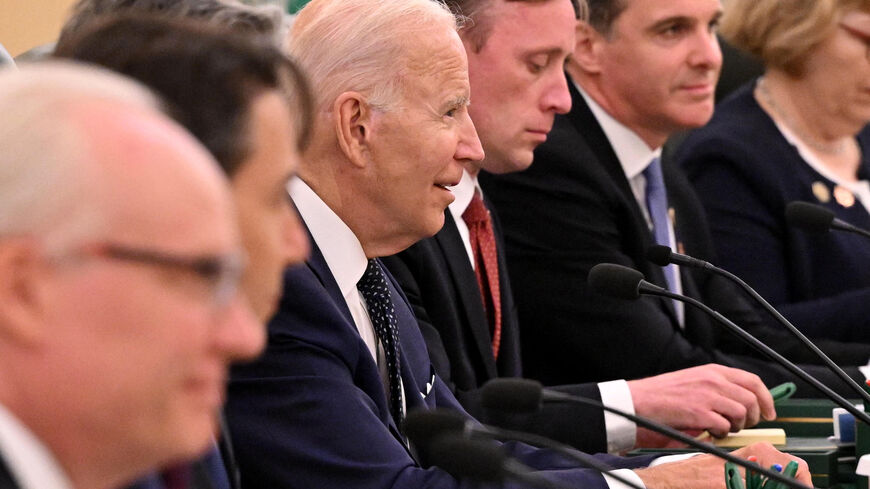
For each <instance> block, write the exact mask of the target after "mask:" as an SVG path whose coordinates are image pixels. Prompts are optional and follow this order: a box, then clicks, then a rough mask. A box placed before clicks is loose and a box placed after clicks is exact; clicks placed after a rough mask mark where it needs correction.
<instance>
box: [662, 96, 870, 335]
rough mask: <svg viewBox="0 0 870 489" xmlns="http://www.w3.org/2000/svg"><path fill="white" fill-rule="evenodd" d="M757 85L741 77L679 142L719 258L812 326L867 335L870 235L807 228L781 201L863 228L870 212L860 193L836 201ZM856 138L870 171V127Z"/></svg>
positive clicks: (803, 325)
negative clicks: (793, 220) (790, 217)
mask: <svg viewBox="0 0 870 489" xmlns="http://www.w3.org/2000/svg"><path fill="white" fill-rule="evenodd" d="M754 86H755V83H754V82H753V83H750V84H748V85H745V86H743V87H742V88H741V89H740V90H739V91H738V92H736V93H735V94H734V95H733V96H732V97H729V98H728V99H727V100H726V101H724V102H723V103H722V104H720V105H718V106H717V107H716V113H715V115H714V116H713V120H712V121H711V122H710V124H708V125H707V126H706V127H704V128H701V129H699V130H697V131H695V132H693V133H692V134H691V135H690V136H689V137H688V138H687V139H686V141H685V142H684V143H683V144H682V146H680V149H679V150H678V152H677V160H678V161H679V162H680V163H681V164H682V165H683V167H684V168H685V170H686V173H687V174H688V177H689V179H690V180H691V181H692V183H693V184H694V185H695V188H696V189H697V190H698V195H699V196H700V198H701V201H702V202H703V203H704V207H705V208H706V211H707V215H708V216H709V217H710V227H711V230H712V233H713V237H714V240H715V244H716V250H717V252H718V255H719V258H720V260H721V266H723V267H725V268H726V269H728V270H730V271H731V272H733V273H736V274H737V275H739V276H741V277H742V278H743V279H744V280H746V281H747V282H748V283H749V284H750V285H752V287H754V288H755V289H756V290H758V292H759V293H760V294H761V295H762V296H764V297H765V298H766V299H767V300H768V301H770V302H771V303H772V304H774V305H775V306H777V308H778V309H779V310H780V311H781V312H782V313H783V314H784V315H785V316H786V317H787V318H789V320H791V321H792V322H794V323H795V325H796V326H797V327H798V328H800V329H801V330H803V331H804V332H805V333H806V334H807V335H809V336H811V337H819V338H832V339H837V340H842V341H856V342H870V266H868V264H870V242H868V241H867V239H866V238H864V237H861V236H856V235H853V234H848V233H844V232H837V231H832V232H830V233H827V234H824V235H811V234H807V233H806V232H804V231H802V230H800V229H796V228H792V227H790V226H789V225H788V224H787V223H786V220H785V206H786V204H788V203H789V202H792V201H796V200H800V201H806V202H812V203H815V204H819V205H822V206H824V207H826V208H828V209H829V210H831V211H833V212H834V214H835V215H836V217H838V218H840V219H842V220H844V221H846V222H849V223H852V224H854V225H856V226H858V227H861V228H864V229H870V214H868V212H867V210H866V209H865V208H864V207H863V206H862V205H861V204H860V202H857V201H855V203H854V205H852V206H851V207H848V208H847V207H844V206H843V205H841V204H839V203H838V202H837V200H836V199H835V198H834V197H833V195H834V188H835V184H834V182H832V181H831V180H828V179H827V178H825V177H824V176H822V175H821V174H819V173H818V172H816V171H815V170H814V169H813V168H812V167H810V166H809V165H808V164H807V163H806V162H804V160H803V159H802V158H801V156H800V154H799V153H798V151H797V149H796V148H795V147H794V146H792V145H791V144H789V142H788V141H787V140H786V139H785V138H784V137H783V136H782V134H781V133H780V132H779V130H778V129H777V128H776V126H775V124H774V122H773V120H772V119H771V118H770V117H769V116H768V115H767V114H766V113H765V112H764V111H763V110H762V109H761V107H760V106H759V105H758V103H757V102H756V101H755V98H754V97H753V95H752V90H753V88H754ZM858 143H859V145H860V147H861V151H862V153H863V157H862V163H861V166H860V168H859V170H858V177H859V178H861V179H870V129H865V130H864V131H862V132H861V133H860V134H859V135H858ZM814 185H815V188H816V190H815V191H814ZM817 194H818V195H817ZM820 196H821V197H822V198H821V199H820V198H819V197H820Z"/></svg>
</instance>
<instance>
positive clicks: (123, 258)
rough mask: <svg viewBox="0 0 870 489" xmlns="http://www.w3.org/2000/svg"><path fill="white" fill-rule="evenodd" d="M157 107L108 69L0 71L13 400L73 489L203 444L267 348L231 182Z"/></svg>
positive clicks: (0, 279)
mask: <svg viewBox="0 0 870 489" xmlns="http://www.w3.org/2000/svg"><path fill="white" fill-rule="evenodd" d="M158 107H159V105H158V102H157V101H156V100H155V98H154V97H153V96H151V95H150V94H149V92H147V91H146V90H145V89H143V88H141V87H139V86H138V85H136V84H134V83H133V82H130V81H126V80H124V79H122V78H120V77H117V76H115V75H110V74H107V73H103V72H99V71H96V70H95V69H92V68H81V67H76V66H72V65H62V64H54V63H46V64H43V65H35V66H30V67H24V68H22V69H21V70H20V71H19V72H17V73H16V72H9V73H0V110H2V111H3V113H4V118H3V119H2V121H0V147H3V148H4V150H3V151H2V152H0V194H2V195H0V216H2V217H0V220H2V222H3V223H2V226H3V227H2V229H0V284H2V285H0V403H2V404H3V406H4V407H6V408H7V409H8V410H9V411H10V412H11V413H12V414H13V415H14V416H15V417H16V418H17V419H18V420H19V421H20V422H21V423H22V424H23V425H24V426H25V427H26V429H28V430H29V431H31V432H32V433H33V434H34V435H35V436H36V437H37V438H38V439H39V440H40V441H41V442H42V443H43V444H44V445H45V446H46V447H47V448H48V450H49V452H50V453H51V455H52V456H53V457H54V458H55V459H56V460H57V461H58V463H59V465H60V466H61V467H62V469H63V471H64V472H65V473H66V475H67V476H68V477H69V478H70V480H71V481H72V483H73V486H74V487H112V486H118V485H121V484H123V483H125V482H127V481H129V480H130V479H132V478H134V477H136V476H138V475H140V474H141V473H143V472H145V471H148V470H150V469H152V468H154V467H156V466H159V465H161V464H164V463H167V462H169V461H172V460H176V459H179V458H184V457H191V456H194V455H196V454H197V453H198V452H199V451H201V450H202V449H204V448H205V447H206V446H207V444H208V442H209V440H210V438H211V433H212V432H213V429H214V425H215V414H216V412H217V408H218V407H219V405H220V399H221V393H222V389H223V381H224V378H225V370H226V366H227V364H228V362H229V361H231V360H233V359H235V358H240V357H246V356H249V355H251V354H252V353H254V352H255V351H257V349H258V348H259V346H260V344H259V341H258V340H259V335H258V334H257V328H258V326H257V324H256V321H255V320H254V319H253V317H251V315H250V311H249V310H248V309H247V308H246V307H245V306H244V304H243V303H242V301H241V300H240V299H239V295H238V294H237V293H236V292H235V290H234V286H235V285H236V282H237V280H238V276H239V273H240V269H239V265H238V263H239V261H238V255H239V250H240V246H239V242H238V235H237V234H238V231H237V228H236V224H235V216H234V212H235V211H234V209H233V206H232V203H231V197H230V193H229V189H228V187H227V184H226V181H225V179H224V178H223V176H222V174H221V172H220V171H219V169H218V167H217V165H216V164H215V162H214V160H213V159H212V158H211V156H210V155H209V154H208V152H207V151H206V150H205V149H204V148H203V147H202V146H201V145H200V144H199V143H197V142H196V141H195V140H194V139H193V138H192V137H191V136H190V135H188V134H187V133H186V132H185V131H184V130H183V129H182V128H181V127H179V126H177V125H176V124H175V123H173V122H171V121H170V120H169V119H167V118H166V117H164V116H163V115H162V114H161V113H160V112H159V111H158ZM218 312H219V314H216V313H218ZM12 471H13V473H14V472H15V468H14V467H12Z"/></svg>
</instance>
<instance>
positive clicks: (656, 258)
mask: <svg viewBox="0 0 870 489" xmlns="http://www.w3.org/2000/svg"><path fill="white" fill-rule="evenodd" d="M792 204H806V203H805V202H792ZM790 205H791V204H790ZM806 205H807V206H809V207H818V206H814V205H812V204H806ZM795 208H796V209H802V208H804V206H797V207H795ZM819 209H821V210H822V211H824V212H830V211H828V210H827V209H825V208H822V207H819ZM831 216H833V214H831ZM646 256H647V259H648V260H649V261H651V262H653V263H655V264H656V265H659V266H662V267H663V266H666V265H669V264H671V263H674V264H677V265H681V266H687V267H693V268H701V269H704V270H707V271H710V272H713V273H715V274H717V275H721V276H723V277H725V278H727V279H729V280H731V281H732V282H734V283H736V284H737V285H739V286H740V287H741V288H742V289H743V290H745V291H746V293H747V294H749V295H750V296H751V297H752V298H753V299H755V301H756V302H758V303H759V304H761V305H762V307H764V309H765V310H766V311H767V312H768V313H770V315H771V316H773V317H774V318H775V319H776V320H777V321H778V322H779V323H780V324H782V325H783V326H784V327H785V328H786V329H787V330H788V331H789V332H790V333H791V334H792V336H794V337H795V338H797V339H798V341H800V342H801V343H803V344H804V346H806V347H807V348H809V349H810V350H811V351H812V352H813V353H814V354H815V355H816V356H817V357H818V358H820V359H821V360H822V362H823V363H824V364H825V366H827V367H828V369H830V370H831V372H833V373H834V374H835V375H836V376H837V377H839V378H840V380H842V381H843V382H845V383H846V385H848V386H849V387H850V388H851V389H852V390H853V391H855V392H857V393H858V396H859V397H861V399H863V400H864V403H865V405H867V406H870V394H868V393H867V391H865V390H864V389H863V388H861V386H860V385H858V383H857V382H855V380H853V379H852V378H851V377H849V376H848V375H847V374H846V372H844V371H843V369H842V368H840V366H839V365H837V364H836V363H834V361H833V360H831V358H830V357H829V356H828V355H826V354H825V352H823V351H822V350H820V349H819V347H817V346H816V345H815V344H814V343H813V342H812V341H810V339H809V338H807V337H806V336H805V335H804V334H803V333H802V332H801V331H800V330H799V329H797V328H796V327H795V326H794V325H793V324H792V323H791V322H790V321H789V320H788V319H786V318H785V316H783V315H782V314H780V312H779V311H777V310H776V308H774V307H773V306H772V305H770V303H769V302H767V301H766V300H765V299H764V297H761V295H760V294H759V293H758V292H756V291H755V289H753V288H752V287H750V286H749V284H747V283H746V282H744V281H743V279H741V278H740V277H738V276H737V275H734V274H733V273H731V272H729V271H728V270H725V269H722V268H719V267H717V266H715V265H713V264H712V263H709V262H706V261H704V260H699V259H697V258H693V257H691V256H688V255H684V254H681V253H675V252H674V251H672V250H671V249H670V248H669V247H667V246H662V245H653V246H650V247H649V248H648V249H647V255H646ZM638 273H639V272H638Z"/></svg>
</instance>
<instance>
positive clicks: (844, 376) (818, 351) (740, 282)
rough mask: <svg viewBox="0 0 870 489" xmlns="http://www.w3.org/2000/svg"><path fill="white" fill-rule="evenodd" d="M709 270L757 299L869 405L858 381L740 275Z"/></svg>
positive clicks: (714, 268) (869, 395) (713, 267)
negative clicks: (727, 279) (729, 280)
mask: <svg viewBox="0 0 870 489" xmlns="http://www.w3.org/2000/svg"><path fill="white" fill-rule="evenodd" d="M709 270H712V271H713V272H715V273H719V274H720V275H722V276H724V277H727V278H729V279H731V280H732V281H733V282H734V283H736V284H738V285H740V287H742V288H743V290H745V291H746V293H747V294H749V295H750V296H752V298H753V299H755V300H756V301H758V303H759V304H761V305H762V306H763V307H764V309H766V310H767V312H769V313H770V315H771V316H773V317H774V318H776V320H777V321H779V323H780V324H782V325H783V326H785V328H786V329H787V330H788V331H789V332H791V334H792V335H794V337H795V338H797V339H798V341H800V342H801V343H803V344H804V345H805V346H806V347H807V348H809V349H810V350H811V351H812V352H813V353H815V354H816V356H817V357H819V359H821V360H822V362H823V363H824V364H825V366H827V367H828V369H830V370H831V372H833V373H834V375H836V376H837V377H839V378H840V380H842V381H843V382H845V383H846V385H848V386H849V387H850V388H851V389H852V390H853V391H855V392H856V393H857V394H858V396H859V397H860V398H861V399H863V400H864V403H865V405H867V406H870V394H868V393H867V391H866V390H864V389H863V388H862V387H861V386H860V385H858V383H857V382H855V379H853V378H852V377H849V375H848V374H847V373H846V372H844V371H843V369H842V368H840V366H839V365H837V364H836V363H834V361H833V360H831V357H829V356H828V355H826V354H825V352H823V351H822V350H821V349H819V347H818V346H816V345H815V344H814V343H813V342H812V341H810V339H809V338H807V337H806V336H805V335H804V334H803V333H801V331H800V330H799V329H797V328H796V327H795V326H794V325H793V324H792V323H791V322H790V321H789V320H788V319H786V318H785V316H783V315H782V314H780V312H779V311H777V310H776V309H775V308H774V307H773V306H772V305H770V303H769V302H767V301H766V300H765V299H764V297H761V295H760V294H759V293H758V292H756V291H755V289H753V288H752V287H750V286H749V284H747V283H746V282H744V281H743V280H742V279H741V278H740V277H738V276H737V275H734V274H733V273H731V272H729V271H727V270H723V269H721V268H719V267H717V266H714V265H711V266H710V268H709Z"/></svg>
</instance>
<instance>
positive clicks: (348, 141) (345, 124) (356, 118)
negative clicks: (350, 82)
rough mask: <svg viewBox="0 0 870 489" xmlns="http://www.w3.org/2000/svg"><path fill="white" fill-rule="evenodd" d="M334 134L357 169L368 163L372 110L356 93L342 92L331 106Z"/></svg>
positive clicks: (363, 98)
mask: <svg viewBox="0 0 870 489" xmlns="http://www.w3.org/2000/svg"><path fill="white" fill-rule="evenodd" d="M332 113H333V116H334V117H333V119H334V123H335V134H336V136H337V137H338V144H339V146H340V147H341V150H342V152H343V153H344V154H345V156H347V158H348V160H349V161H350V162H351V164H353V165H354V166H357V167H360V168H362V167H364V166H365V165H366V163H367V162H368V161H369V159H370V158H369V147H370V145H371V136H372V109H371V107H370V106H369V104H368V103H366V100H365V97H363V96H362V95H361V94H360V93H357V92H344V93H342V94H341V95H339V96H338V98H336V99H335V103H334V104H333V106H332Z"/></svg>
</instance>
